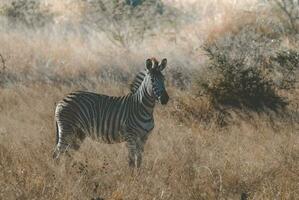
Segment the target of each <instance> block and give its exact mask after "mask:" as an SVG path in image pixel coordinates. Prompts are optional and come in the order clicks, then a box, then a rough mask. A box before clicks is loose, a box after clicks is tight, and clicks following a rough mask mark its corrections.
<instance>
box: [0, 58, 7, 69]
mask: <svg viewBox="0 0 299 200" xmlns="http://www.w3.org/2000/svg"><path fill="white" fill-rule="evenodd" d="M0 58H1V62H2V72H4V71H5V69H6V64H5V59H4V57H3V56H2V54H1V53H0Z"/></svg>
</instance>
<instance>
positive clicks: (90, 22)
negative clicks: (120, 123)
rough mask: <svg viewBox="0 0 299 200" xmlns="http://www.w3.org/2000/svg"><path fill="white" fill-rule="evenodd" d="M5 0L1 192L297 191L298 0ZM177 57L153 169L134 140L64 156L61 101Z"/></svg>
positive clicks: (16, 195)
mask: <svg viewBox="0 0 299 200" xmlns="http://www.w3.org/2000/svg"><path fill="white" fill-rule="evenodd" d="M132 2H133V4H131V5H130V4H129V1H121V0H114V1H110V0H91V1H84V0H75V1H59V0H48V1H46V0H41V1H32V0H22V1H12V0H2V1H1V2H0V199H3V200H6V199H7V200H11V199H12V200H14V199H20V200H21V199H22V200H23V199H45V200H46V199H80V200H81V199H105V200H122V199H124V200H134V199H142V200H147V199H152V200H154V199H155V200H158V199H169V200H173V199H183V200H185V199H186V200H189V199H190V200H197V199H203V200H205V199H208V200H209V199H242V200H245V199H269V200H272V199H298V198H299V104H298V103H299V88H298V69H299V66H298V63H299V50H298V47H299V42H298V41H299V34H298V33H299V6H298V4H297V3H296V1H290V0H277V1H275V0H269V1H249V0H248V1H245V0H244V1H233V0H211V1H203V0H197V1H196V0H193V1H191V0H189V1H188V0H182V1H178V0H165V1H159V0H144V1H140V2H139V1H132ZM153 56H154V57H157V58H158V59H159V60H161V59H162V58H164V57H165V58H167V59H168V67H167V69H166V70H165V77H166V87H167V90H168V93H169V96H170V101H169V103H168V104H167V106H161V105H157V106H156V109H155V114H154V115H155V122H156V125H155V129H154V131H153V132H152V134H151V136H150V138H149V140H148V142H147V144H146V146H145V152H144V157H143V158H144V159H143V163H142V167H141V169H140V172H139V173H138V174H137V173H136V174H134V175H133V176H131V174H130V170H129V168H128V164H127V149H126V147H125V144H113V145H107V144H100V143H96V142H94V141H92V140H90V139H87V140H86V141H84V143H83V145H82V147H81V149H80V151H78V152H71V158H69V157H68V156H65V157H63V158H62V159H61V160H60V162H59V164H57V163H54V162H53V160H52V153H53V149H54V144H55V126H54V109H55V104H56V102H57V101H59V100H60V99H61V98H63V97H64V96H65V95H66V94H67V93H69V92H72V91H75V90H88V91H93V92H98V93H103V94H108V95H125V94H127V93H128V92H129V86H128V85H129V84H130V83H131V81H132V79H133V78H134V76H135V74H136V73H137V72H138V71H140V70H142V69H143V68H144V67H145V60H146V59H147V58H149V57H153Z"/></svg>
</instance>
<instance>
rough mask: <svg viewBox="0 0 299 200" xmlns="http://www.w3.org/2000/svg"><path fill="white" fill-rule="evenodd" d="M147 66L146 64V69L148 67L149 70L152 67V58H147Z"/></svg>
mask: <svg viewBox="0 0 299 200" xmlns="http://www.w3.org/2000/svg"><path fill="white" fill-rule="evenodd" d="M145 66H146V69H148V70H149V71H150V70H151V69H152V66H153V62H152V59H150V58H149V59H147V60H146V63H145Z"/></svg>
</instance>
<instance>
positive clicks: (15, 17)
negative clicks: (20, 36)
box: [1, 0, 54, 28]
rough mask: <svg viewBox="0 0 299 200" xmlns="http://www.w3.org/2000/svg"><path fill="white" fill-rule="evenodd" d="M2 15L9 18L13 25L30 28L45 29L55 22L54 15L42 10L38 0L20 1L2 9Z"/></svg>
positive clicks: (45, 9)
mask: <svg viewBox="0 0 299 200" xmlns="http://www.w3.org/2000/svg"><path fill="white" fill-rule="evenodd" d="M1 13H2V15H4V16H6V17H7V18H8V21H9V22H10V24H11V25H13V26H17V25H20V24H21V25H25V26H26V27H29V28H39V27H43V26H45V25H46V24H48V23H52V22H53V17H54V16H53V14H52V13H50V11H49V10H48V9H47V8H42V7H41V4H40V1H37V0H18V1H13V2H11V4H10V5H7V6H5V7H4V8H3V9H2V12H1Z"/></svg>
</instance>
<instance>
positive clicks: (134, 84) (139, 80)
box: [130, 71, 146, 93]
mask: <svg viewBox="0 0 299 200" xmlns="http://www.w3.org/2000/svg"><path fill="white" fill-rule="evenodd" d="M145 76H146V72H145V71H141V72H139V73H138V74H137V75H136V76H135V78H134V80H133V82H132V83H131V84H130V91H131V93H135V92H136V91H137V90H138V88H139V87H140V85H141V83H142V81H143V79H144V77H145Z"/></svg>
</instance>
